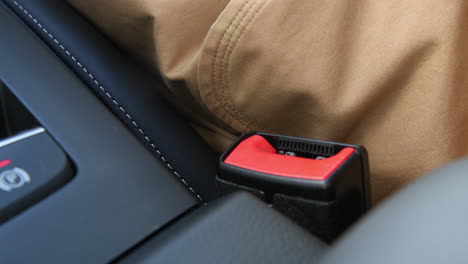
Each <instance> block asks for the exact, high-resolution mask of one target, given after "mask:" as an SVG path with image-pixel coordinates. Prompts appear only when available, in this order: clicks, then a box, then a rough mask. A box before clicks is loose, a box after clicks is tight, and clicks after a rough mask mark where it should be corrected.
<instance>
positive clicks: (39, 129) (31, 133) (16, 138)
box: [0, 127, 45, 148]
mask: <svg viewBox="0 0 468 264" xmlns="http://www.w3.org/2000/svg"><path fill="white" fill-rule="evenodd" d="M44 132H45V129H44V128H43V127H36V128H33V129H31V130H26V131H24V132H22V133H20V134H17V135H14V136H12V137H9V138H5V139H3V140H0V148H2V147H4V146H7V145H10V144H13V143H15V142H18V141H21V140H23V139H26V138H29V137H32V136H35V135H37V134H40V133H44Z"/></svg>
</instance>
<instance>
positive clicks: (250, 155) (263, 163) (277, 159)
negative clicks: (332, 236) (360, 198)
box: [224, 135, 354, 181]
mask: <svg viewBox="0 0 468 264" xmlns="http://www.w3.org/2000/svg"><path fill="white" fill-rule="evenodd" d="M353 152H354V149H353V148H344V149H342V150H341V151H340V152H339V153H338V154H336V155H334V156H332V157H330V158H326V159H322V160H315V159H308V158H302V157H293V156H286V155H281V154H278V153H277V151H276V149H275V148H274V147H273V146H272V145H271V144H270V143H269V142H268V141H267V140H266V139H265V138H263V137H262V136H259V135H253V136H251V137H249V138H247V139H245V140H244V141H242V142H241V143H240V144H239V145H237V147H236V148H235V149H234V150H233V151H232V152H231V153H230V154H229V156H228V157H227V158H226V159H225V161H224V162H225V163H227V164H230V165H233V166H237V167H240V168H244V169H248V170H253V171H257V172H262V173H265V174H271V175H278V176H284V177H291V178H299V179H306V180H316V181H323V180H326V179H327V178H328V177H330V175H331V174H332V173H333V171H335V170H336V169H337V168H338V167H340V166H341V164H343V163H344V162H345V160H346V159H348V158H349V157H350V156H351V154H353Z"/></svg>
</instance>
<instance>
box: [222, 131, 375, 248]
mask: <svg viewBox="0 0 468 264" xmlns="http://www.w3.org/2000/svg"><path fill="white" fill-rule="evenodd" d="M253 136H261V137H263V138H264V139H265V140H266V141H265V142H262V144H263V145H270V147H269V151H270V153H267V154H265V155H264V156H263V154H261V153H260V154H259V155H257V156H255V155H253V157H252V158H250V157H246V158H244V156H249V154H248V151H249V150H248V149H247V150H246V149H245V147H246V146H247V145H248V144H249V146H250V147H251V146H252V145H251V144H250V143H251V142H249V140H250V141H252V140H253ZM256 139H258V137H256ZM246 142H248V143H246ZM257 142H258V141H257ZM271 147H273V148H274V150H275V152H276V153H272V152H271V151H272V149H273V148H271ZM240 148H244V149H243V150H239V149H240ZM254 149H255V148H254ZM344 149H346V150H345V151H347V152H348V156H346V158H343V159H341V161H340V163H339V164H338V163H337V164H335V165H333V168H331V169H330V170H329V171H330V172H329V173H328V176H326V177H322V176H323V175H322V176H321V177H322V178H320V177H316V178H317V179H318V178H320V179H318V180H317V179H315V178H314V177H315V176H314V175H311V176H312V177H311V178H299V177H297V176H294V175H293V176H287V175H286V176H285V175H284V174H285V172H284V170H283V172H282V175H278V174H280V173H278V174H275V172H273V173H272V172H269V173H265V171H262V169H261V168H255V166H253V167H254V168H252V166H250V167H249V166H247V165H246V166H244V165H243V164H242V162H243V161H242V160H246V162H247V163H250V165H252V159H257V160H259V163H261V164H262V165H259V167H261V166H267V165H268V161H267V159H274V161H279V160H285V161H284V163H287V162H288V161H294V164H296V165H297V164H304V163H309V162H311V165H309V166H308V167H311V166H312V167H313V166H315V165H314V164H317V165H320V166H318V167H324V166H323V164H324V163H323V161H322V160H326V159H328V158H332V157H335V158H334V159H336V158H337V157H338V156H343V152H344V151H343V150H344ZM240 151H244V152H240ZM245 151H247V152H245ZM246 153H247V155H246ZM277 155H286V156H293V157H288V158H284V159H282V158H281V157H279V156H277ZM234 156H236V157H237V161H236V162H237V163H236V162H234V163H235V164H233V162H231V160H232V159H233V157H234ZM296 158H299V160H292V159H296ZM239 159H240V161H239ZM306 159H307V160H306ZM310 159H312V160H314V161H310ZM330 161H331V159H329V160H327V161H325V162H327V163H325V164H328V163H330ZM265 162H266V163H265ZM320 162H322V163H320ZM335 166H336V168H335ZM247 167H248V168H247ZM273 167H278V168H280V169H281V164H278V165H276V164H274V166H273ZM290 167H291V166H290ZM325 167H326V166H325ZM294 169H295V167H293V170H294ZM322 169H323V168H322ZM286 171H287V169H286ZM322 171H323V170H322ZM311 173H312V174H314V173H316V172H311ZM319 176H320V175H319ZM217 180H218V183H219V185H220V188H221V189H222V190H223V191H224V192H232V191H234V190H238V189H242V190H246V191H249V192H251V193H253V194H255V195H257V196H258V197H260V198H261V199H263V200H264V201H266V202H267V203H269V204H272V206H273V207H275V208H276V209H277V210H279V211H281V212H282V213H284V214H285V215H287V216H289V217H290V218H292V219H293V220H294V221H295V222H296V223H298V224H300V225H301V226H303V227H305V228H307V229H308V230H309V231H311V232H313V233H314V234H316V235H317V236H319V237H320V238H322V239H323V240H324V241H327V242H330V241H332V240H333V239H335V238H336V237H337V235H339V234H340V233H341V232H342V231H344V230H345V229H346V228H347V227H348V226H349V225H351V224H352V223H353V222H354V221H355V220H356V219H357V218H359V217H360V216H361V215H362V214H364V212H366V210H367V209H368V208H369V204H370V183H369V166H368V157H367V151H366V149H365V148H364V147H362V146H356V145H348V144H341V143H335V142H328V141H320V140H312V139H305V138H297V137H289V136H282V135H273V134H266V133H258V132H250V133H247V134H244V135H242V136H241V137H240V138H239V139H238V140H236V141H235V142H234V143H233V144H232V145H231V146H230V147H229V148H228V149H227V150H226V151H225V152H224V153H223V154H222V156H221V158H220V160H219V163H218V175H217Z"/></svg>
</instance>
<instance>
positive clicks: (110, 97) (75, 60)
mask: <svg viewBox="0 0 468 264" xmlns="http://www.w3.org/2000/svg"><path fill="white" fill-rule="evenodd" d="M10 1H13V3H14V4H15V5H16V6H17V7H19V9H21V10H22V11H23V12H24V13H25V14H26V15H27V16H28V17H29V18H30V19H31V20H32V21H33V22H34V23H35V24H36V25H37V26H39V28H41V29H42V30H43V31H44V33H46V34H47V36H49V37H50V38H51V39H53V41H54V42H55V44H57V45H58V46H59V47H60V48H61V49H62V50H64V51H65V53H66V54H67V55H68V56H70V57H71V59H72V60H73V61H74V62H75V63H76V64H77V65H78V66H79V67H80V68H81V69H82V70H83V71H84V72H85V73H88V69H86V67H84V66H83V65H82V64H81V63H80V62H79V61H78V60H77V59H76V58H75V57H74V56H73V55H71V53H70V52H69V51H68V50H67V49H66V48H65V47H64V46H63V45H62V44H61V43H60V42H59V41H58V40H57V39H56V38H55V37H54V36H53V35H52V34H51V33H49V32H48V31H47V29H45V28H44V26H43V25H42V24H41V23H39V22H38V21H37V19H35V18H34V17H33V16H32V15H31V14H30V13H29V12H28V11H27V10H26V9H25V8H24V7H23V6H21V5H20V4H19V3H18V2H17V1H14V0H10ZM88 76H89V78H91V80H92V81H93V82H94V83H95V84H96V85H97V86H98V87H99V89H101V91H103V92H104V93H105V94H106V96H107V97H108V98H109V99H110V100H112V102H113V103H114V104H115V105H116V106H117V107H119V109H120V111H122V112H123V113H124V114H125V116H126V117H127V118H128V119H130V121H131V122H132V124H133V125H134V126H135V127H136V128H137V129H138V131H139V132H140V134H142V135H143V137H144V138H145V140H146V141H147V142H148V143H149V144H150V146H151V147H152V148H153V149H154V150H155V151H156V153H157V154H158V156H159V157H160V158H161V159H162V160H163V161H164V163H165V165H166V167H168V168H169V169H170V170H171V171H172V173H173V174H174V175H176V176H177V177H178V178H179V179H180V181H182V183H183V184H185V185H186V186H187V188H188V189H189V190H190V191H191V192H192V193H193V194H195V196H196V197H197V198H198V199H199V200H200V201H202V202H204V200H203V198H202V197H201V196H200V195H199V194H198V193H197V192H196V191H195V190H194V189H193V188H192V187H191V186H190V185H189V184H188V183H187V181H186V180H185V179H184V178H183V177H182V176H180V174H179V173H178V172H177V171H176V170H175V169H174V167H172V165H171V164H169V162H168V161H167V160H166V158H165V157H164V155H162V153H161V151H159V149H157V148H156V146H155V145H154V144H153V143H152V141H151V139H150V138H149V137H148V136H147V135H146V134H145V133H144V131H143V130H142V129H141V128H140V127H139V126H138V124H137V123H136V122H135V120H134V119H133V118H132V117H131V116H130V115H129V114H128V113H127V111H126V110H125V109H124V108H123V107H122V106H121V105H120V104H119V103H118V102H117V101H116V100H115V99H114V98H113V97H112V96H111V95H110V94H109V92H107V91H106V89H104V87H103V86H102V85H101V84H100V83H99V81H98V80H97V79H96V78H94V76H93V75H92V74H91V73H88ZM205 204H206V203H205Z"/></svg>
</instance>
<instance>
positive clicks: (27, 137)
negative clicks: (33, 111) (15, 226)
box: [0, 128, 72, 224]
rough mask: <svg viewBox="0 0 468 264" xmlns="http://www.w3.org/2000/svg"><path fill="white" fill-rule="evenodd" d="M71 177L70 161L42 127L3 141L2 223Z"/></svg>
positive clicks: (0, 143)
mask: <svg viewBox="0 0 468 264" xmlns="http://www.w3.org/2000/svg"><path fill="white" fill-rule="evenodd" d="M71 177H72V169H71V167H70V163H69V161H68V159H67V157H66V155H65V154H64V153H63V151H62V150H61V149H60V148H59V147H58V146H57V144H56V143H55V142H54V141H53V140H52V139H51V138H50V136H49V135H48V134H47V133H46V132H45V130H44V129H43V128H35V129H32V130H29V131H26V132H24V133H21V134H18V135H16V136H13V137H10V138H7V139H4V140H2V141H0V224H1V223H3V222H5V221H7V220H8V219H10V218H12V217H14V216H15V215H17V214H19V213H20V212H21V211H23V210H25V209H26V208H28V207H30V206H32V205H34V204H35V203H37V202H39V201H40V200H41V199H43V198H45V197H46V196H47V195H49V194H51V193H52V192H54V191H55V190H57V189H58V188H59V187H60V186H61V185H63V184H64V183H66V182H67V181H68V180H70V179H71Z"/></svg>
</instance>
